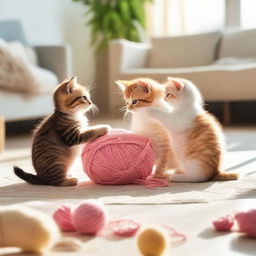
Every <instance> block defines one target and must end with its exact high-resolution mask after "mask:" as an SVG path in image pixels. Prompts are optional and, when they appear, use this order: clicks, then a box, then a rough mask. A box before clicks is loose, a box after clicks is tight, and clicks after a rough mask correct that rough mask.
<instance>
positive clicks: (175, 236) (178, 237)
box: [163, 225, 187, 245]
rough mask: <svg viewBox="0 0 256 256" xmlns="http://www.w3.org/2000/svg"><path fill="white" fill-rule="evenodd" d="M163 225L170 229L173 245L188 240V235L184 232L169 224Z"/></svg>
mask: <svg viewBox="0 0 256 256" xmlns="http://www.w3.org/2000/svg"><path fill="white" fill-rule="evenodd" d="M163 227H164V228H165V229H166V230H167V231H168V233H169V235H170V237H171V242H172V244H173V245H178V244H181V243H184V242H186V240H187V237H186V236H185V235H184V234H182V233H180V232H178V231H177V230H176V229H174V228H173V227H170V226H168V225H163Z"/></svg>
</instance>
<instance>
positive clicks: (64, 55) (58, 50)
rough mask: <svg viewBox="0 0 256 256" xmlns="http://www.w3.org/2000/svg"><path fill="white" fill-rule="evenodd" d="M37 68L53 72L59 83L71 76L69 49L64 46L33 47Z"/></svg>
mask: <svg viewBox="0 0 256 256" xmlns="http://www.w3.org/2000/svg"><path fill="white" fill-rule="evenodd" d="M34 48H35V50H36V52H37V55H38V61H39V66H40V67H42V68H45V69H48V70H50V71H52V72H54V73H55V74H56V75H57V77H58V78H59V81H62V80H64V79H66V78H67V77H70V76H71V49H70V47H69V46H66V45H55V46H50V45H49V46H35V47H34Z"/></svg>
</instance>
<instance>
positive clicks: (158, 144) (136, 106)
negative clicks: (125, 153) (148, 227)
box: [116, 78, 179, 178]
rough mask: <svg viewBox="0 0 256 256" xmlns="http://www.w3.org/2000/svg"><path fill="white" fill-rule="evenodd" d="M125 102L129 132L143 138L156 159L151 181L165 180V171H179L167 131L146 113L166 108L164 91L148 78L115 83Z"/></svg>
mask: <svg viewBox="0 0 256 256" xmlns="http://www.w3.org/2000/svg"><path fill="white" fill-rule="evenodd" d="M116 83H117V84H118V85H119V87H120V88H121V90H122V91H123V96H124V99H125V101H126V105H127V110H128V111H129V112H131V113H132V124H131V131H132V132H134V133H136V134H139V135H142V136H145V137H147V138H148V139H149V140H150V141H151V144H152V147H153V150H154V152H155V155H156V163H155V164H156V169H155V175H154V177H155V178H165V176H164V175H165V171H166V170H167V169H179V166H178V164H177V160H176V159H175V156H174V153H173V151H172V148H171V145H170V137H169V133H168V131H167V129H166V128H165V127H164V126H163V125H162V124H161V123H160V122H159V121H157V120H156V119H155V118H152V117H151V116H150V115H148V114H147V113H146V109H147V108H148V107H158V108H160V109H161V108H167V109H169V107H168V104H167V103H166V102H165V100H164V95H165V90H164V87H163V86H162V85H160V84H158V83H157V82H156V81H154V80H152V79H148V78H138V79H135V80H130V81H116Z"/></svg>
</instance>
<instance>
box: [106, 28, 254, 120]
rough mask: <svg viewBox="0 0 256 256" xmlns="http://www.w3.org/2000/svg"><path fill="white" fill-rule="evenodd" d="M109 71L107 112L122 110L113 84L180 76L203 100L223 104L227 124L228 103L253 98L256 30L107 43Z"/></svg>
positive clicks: (121, 103)
mask: <svg viewBox="0 0 256 256" xmlns="http://www.w3.org/2000/svg"><path fill="white" fill-rule="evenodd" d="M109 67H110V68H109V70H110V75H109V91H110V97H111V99H110V103H111V104H112V105H111V107H112V108H115V109H117V108H119V107H120V106H122V105H123V102H122V98H121V97H117V94H118V88H117V86H115V85H114V81H115V80H117V79H121V80H125V79H133V78H135V77H147V76H149V77H152V78H153V79H156V80H159V81H163V80H165V79H166V77H167V76H174V77H182V78H186V79H189V80H191V81H193V82H194V83H195V84H196V85H197V86H198V87H199V89H200V91H201V92H202V94H203V97H204V99H205V100H206V101H221V102H224V103H225V105H224V122H225V123H226V124H228V123H229V121H230V109H229V102H231V101H232V102H234V101H250V100H255V99H256V30H255V29H251V30H236V31H227V32H221V31H215V32H211V33H204V34H196V35H186V36H177V37H158V38H152V40H151V44H143V43H135V42H130V41H127V40H113V41H112V42H111V43H110V45H109Z"/></svg>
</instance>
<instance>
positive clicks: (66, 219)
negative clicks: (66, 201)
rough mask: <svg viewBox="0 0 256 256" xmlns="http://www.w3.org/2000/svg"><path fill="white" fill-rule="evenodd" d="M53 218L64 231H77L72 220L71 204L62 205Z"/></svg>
mask: <svg viewBox="0 0 256 256" xmlns="http://www.w3.org/2000/svg"><path fill="white" fill-rule="evenodd" d="M53 218H54V220H55V221H56V222H57V224H58V225H59V227H60V228H61V230H62V231H76V229H75V227H74V225H73V223H72V221H71V206H68V205H62V206H61V207H59V208H58V209H57V210H56V211H55V213H54V214H53Z"/></svg>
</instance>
